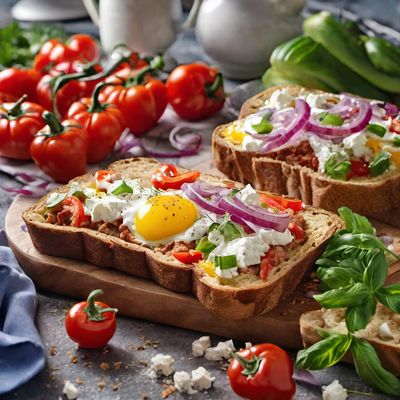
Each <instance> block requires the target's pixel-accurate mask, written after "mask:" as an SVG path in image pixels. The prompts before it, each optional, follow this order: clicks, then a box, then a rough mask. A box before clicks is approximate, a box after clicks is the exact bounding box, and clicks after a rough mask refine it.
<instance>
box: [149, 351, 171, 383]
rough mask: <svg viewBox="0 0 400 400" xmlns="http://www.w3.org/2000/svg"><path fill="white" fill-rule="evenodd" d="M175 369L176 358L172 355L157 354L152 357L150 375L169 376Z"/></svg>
mask: <svg viewBox="0 0 400 400" xmlns="http://www.w3.org/2000/svg"><path fill="white" fill-rule="evenodd" d="M174 371H175V367H174V359H173V358H172V357H171V356H170V355H164V354H156V355H155V356H154V357H152V359H151V366H150V373H149V376H150V377H151V378H152V377H154V376H162V375H163V376H169V375H171V374H172V373H173V372H174Z"/></svg>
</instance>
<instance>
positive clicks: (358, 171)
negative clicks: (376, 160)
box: [350, 160, 370, 176]
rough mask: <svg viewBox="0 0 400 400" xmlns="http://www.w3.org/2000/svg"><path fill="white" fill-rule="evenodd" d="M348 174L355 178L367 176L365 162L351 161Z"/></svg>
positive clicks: (367, 170) (367, 168)
mask: <svg viewBox="0 0 400 400" xmlns="http://www.w3.org/2000/svg"><path fill="white" fill-rule="evenodd" d="M350 162H351V169H350V174H351V175H353V176H354V175H355V176H368V175H369V173H370V171H369V166H368V164H367V163H366V162H365V161H362V160H361V161H358V160H351V161H350Z"/></svg>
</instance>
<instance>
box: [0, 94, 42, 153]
mask: <svg viewBox="0 0 400 400" xmlns="http://www.w3.org/2000/svg"><path fill="white" fill-rule="evenodd" d="M43 112H44V108H43V107H41V106H40V105H39V104H35V103H30V102H28V101H25V96H22V97H21V98H20V99H19V100H18V101H17V102H15V103H3V104H1V105H0V156H4V157H9V158H14V159H17V160H30V158H31V156H30V154H29V147H30V145H31V142H32V140H33V139H34V135H35V134H36V133H37V132H39V131H40V129H42V128H43V127H44V125H45V123H44V121H43V119H42V114H43Z"/></svg>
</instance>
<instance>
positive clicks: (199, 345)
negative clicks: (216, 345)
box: [192, 336, 211, 357]
mask: <svg viewBox="0 0 400 400" xmlns="http://www.w3.org/2000/svg"><path fill="white" fill-rule="evenodd" d="M209 347H211V340H210V336H202V337H201V338H199V339H196V340H195V341H194V342H193V343H192V352H193V355H194V356H195V357H203V356H204V353H205V351H206V349H208V348H209Z"/></svg>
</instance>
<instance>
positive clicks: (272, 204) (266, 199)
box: [260, 193, 286, 211]
mask: <svg viewBox="0 0 400 400" xmlns="http://www.w3.org/2000/svg"><path fill="white" fill-rule="evenodd" d="M260 198H261V202H262V203H263V204H265V205H267V206H268V207H271V208H275V209H277V210H279V211H285V210H286V208H285V207H283V206H282V205H281V204H279V203H278V202H277V201H276V200H275V199H273V198H272V197H270V196H268V195H266V194H265V193H261V194H260Z"/></svg>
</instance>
